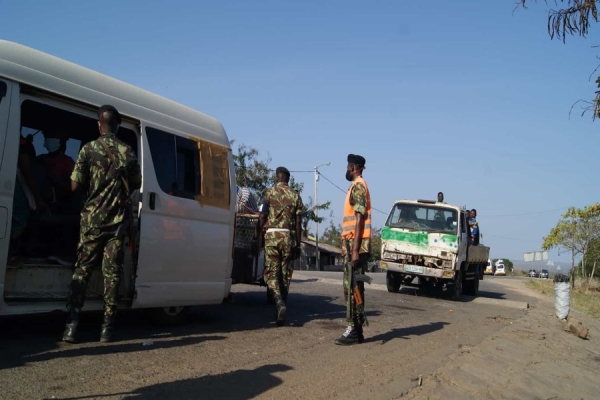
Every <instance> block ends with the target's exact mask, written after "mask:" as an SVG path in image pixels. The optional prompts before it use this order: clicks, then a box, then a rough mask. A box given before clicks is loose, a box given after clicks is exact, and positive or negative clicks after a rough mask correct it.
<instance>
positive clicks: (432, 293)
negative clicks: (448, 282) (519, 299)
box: [399, 286, 506, 303]
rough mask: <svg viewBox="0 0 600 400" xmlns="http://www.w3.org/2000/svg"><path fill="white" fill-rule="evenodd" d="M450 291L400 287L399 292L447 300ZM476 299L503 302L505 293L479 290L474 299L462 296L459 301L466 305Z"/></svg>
mask: <svg viewBox="0 0 600 400" xmlns="http://www.w3.org/2000/svg"><path fill="white" fill-rule="evenodd" d="M450 290H451V289H450ZM450 290H442V289H438V288H418V287H412V286H402V287H401V288H400V291H399V292H400V293H402V294H407V295H413V296H420V297H427V298H434V299H444V300H449V299H450V293H451V292H450ZM477 297H486V298H489V299H500V300H503V299H506V293H503V292H492V291H489V290H479V291H478V292H477V296H476V297H473V296H466V295H462V296H461V297H460V301H461V302H462V303H468V302H471V301H473V300H474V299H476V298H477Z"/></svg>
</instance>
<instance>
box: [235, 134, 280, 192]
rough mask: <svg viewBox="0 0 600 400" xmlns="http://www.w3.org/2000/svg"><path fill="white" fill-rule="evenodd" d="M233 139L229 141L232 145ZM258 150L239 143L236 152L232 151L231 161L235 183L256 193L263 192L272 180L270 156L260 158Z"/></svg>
mask: <svg viewBox="0 0 600 400" xmlns="http://www.w3.org/2000/svg"><path fill="white" fill-rule="evenodd" d="M234 142H235V141H234V140H231V141H230V142H229V143H230V144H231V146H232V147H233V143H234ZM259 156H260V152H259V151H258V150H257V149H255V148H253V147H248V146H246V145H245V144H240V145H238V147H237V153H233V163H234V168H235V183H236V184H237V185H238V186H240V187H248V188H250V189H253V190H255V191H256V192H258V193H261V194H262V193H264V191H265V189H266V188H267V187H269V186H270V185H269V183H270V182H271V181H272V180H273V176H272V175H273V173H272V171H271V170H270V169H269V163H270V162H271V157H270V156H269V155H267V158H266V159H264V160H261V159H260V158H259Z"/></svg>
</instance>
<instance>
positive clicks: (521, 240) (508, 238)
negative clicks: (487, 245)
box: [482, 233, 540, 243]
mask: <svg viewBox="0 0 600 400" xmlns="http://www.w3.org/2000/svg"><path fill="white" fill-rule="evenodd" d="M482 236H483V237H488V236H490V237H495V238H498V239H507V240H518V241H519V242H535V243H539V242H540V241H539V240H531V239H519V238H515V237H506V236H498V235H489V234H487V233H486V234H482Z"/></svg>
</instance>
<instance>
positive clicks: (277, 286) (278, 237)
mask: <svg viewBox="0 0 600 400" xmlns="http://www.w3.org/2000/svg"><path fill="white" fill-rule="evenodd" d="M291 257H292V238H291V235H290V232H267V233H265V271H264V279H265V283H266V284H267V286H268V287H269V289H270V290H271V291H272V292H273V294H274V295H279V296H283V297H286V296H287V294H288V292H289V289H290V282H291V281H292V272H293V270H292V268H291V266H290V259H291Z"/></svg>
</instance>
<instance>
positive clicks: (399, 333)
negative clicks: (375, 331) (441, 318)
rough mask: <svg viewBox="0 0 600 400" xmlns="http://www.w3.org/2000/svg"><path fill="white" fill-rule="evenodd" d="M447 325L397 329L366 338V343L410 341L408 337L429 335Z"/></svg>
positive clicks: (436, 324)
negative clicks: (395, 340)
mask: <svg viewBox="0 0 600 400" xmlns="http://www.w3.org/2000/svg"><path fill="white" fill-rule="evenodd" d="M445 325H450V323H449V322H431V323H429V324H426V325H418V326H409V327H406V328H395V329H392V330H391V331H389V332H386V333H381V334H379V335H376V336H373V337H367V338H365V343H370V342H379V341H381V344H385V343H387V342H389V341H390V340H392V339H408V336H421V335H427V334H428V333H432V332H435V331H439V330H442V329H444V326H445Z"/></svg>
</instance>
